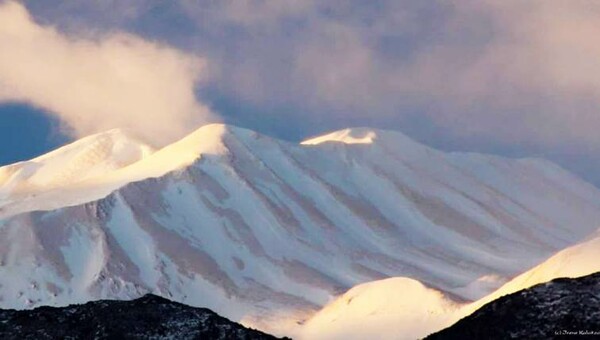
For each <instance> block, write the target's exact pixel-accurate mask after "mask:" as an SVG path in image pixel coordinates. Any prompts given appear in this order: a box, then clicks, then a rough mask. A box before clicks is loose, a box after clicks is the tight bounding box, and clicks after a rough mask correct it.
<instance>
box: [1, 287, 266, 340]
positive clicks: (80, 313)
mask: <svg viewBox="0 0 600 340" xmlns="http://www.w3.org/2000/svg"><path fill="white" fill-rule="evenodd" d="M0 339H36V340H38V339H276V338H275V337H273V336H271V335H268V334H265V333H262V332H260V331H256V330H253V329H249V328H245V327H243V326H242V325H239V324H237V323H235V322H232V321H230V320H228V319H226V318H223V317H221V316H219V315H217V314H215V313H214V312H212V311H211V310H209V309H205V308H194V307H190V306H186V305H183V304H180V303H177V302H172V301H169V300H167V299H164V298H161V297H158V296H155V295H146V296H144V297H141V298H139V299H136V300H132V301H116V300H101V301H94V302H88V303H86V304H82V305H71V306H67V307H39V308H36V309H33V310H23V311H17V310H0Z"/></svg>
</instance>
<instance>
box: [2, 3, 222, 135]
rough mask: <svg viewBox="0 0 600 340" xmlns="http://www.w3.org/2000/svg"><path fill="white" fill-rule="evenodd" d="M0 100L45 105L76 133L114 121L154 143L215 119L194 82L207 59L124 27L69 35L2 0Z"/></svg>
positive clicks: (105, 126)
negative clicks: (96, 33) (95, 34)
mask: <svg viewBox="0 0 600 340" xmlns="http://www.w3.org/2000/svg"><path fill="white" fill-rule="evenodd" d="M0 51H2V52H1V53H0V101H20V102H27V103H30V104H32V105H35V106H38V107H41V108H44V109H46V110H48V111H49V112H51V113H52V114H54V115H56V116H57V117H59V118H60V119H61V120H62V121H63V122H65V123H66V124H67V125H68V126H69V127H70V128H71V129H72V130H73V131H74V133H75V134H76V135H78V136H81V135H87V134H90V133H94V132H98V131H103V130H107V129H110V128H114V127H125V128H129V129H131V130H132V131H133V132H134V133H136V134H138V135H139V136H140V137H142V138H144V139H146V140H148V141H149V142H153V143H155V144H164V143H166V142H169V141H172V140H174V139H176V138H178V137H181V136H182V135H183V134H185V133H187V132H189V131H190V130H192V129H194V128H196V127H197V126H198V125H200V124H202V123H206V122H208V121H212V120H215V117H214V116H213V114H212V113H211V112H210V110H209V109H208V108H207V107H206V106H205V105H203V104H201V103H199V102H198V101H197V99H196V97H195V94H194V87H195V86H196V85H197V83H198V81H200V80H201V76H202V72H203V69H204V68H205V65H206V63H205V60H203V59H201V58H198V57H196V56H193V55H189V54H186V53H183V52H181V51H179V50H176V49H173V48H170V47H167V46H163V45H160V44H157V43H154V42H150V41H146V40H144V39H142V38H140V37H137V36H134V35H131V34H126V33H110V34H108V35H103V36H99V37H96V38H86V39H83V38H78V37H73V36H67V35H65V34H63V33H61V32H59V31H57V30H55V29H54V28H52V27H50V26H42V25H40V24H38V23H36V22H34V21H33V20H32V18H31V16H30V15H29V13H28V11H27V9H26V8H25V7H24V6H23V5H21V4H19V3H16V2H13V1H8V2H3V3H2V2H0Z"/></svg>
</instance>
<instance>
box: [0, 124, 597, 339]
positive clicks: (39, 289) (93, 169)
mask: <svg viewBox="0 0 600 340" xmlns="http://www.w3.org/2000/svg"><path fill="white" fill-rule="evenodd" d="M64 169H66V170H65V171H66V174H67V175H68V176H66V175H64V174H65V171H63V170H64ZM69 169H76V171H72V170H69ZM67 170H68V171H67ZM0 175H1V176H0V177H1V178H0V193H1V197H2V199H1V200H0V307H3V308H17V309H22V308H34V307H36V306H40V305H53V306H64V305H68V304H72V303H81V302H85V301H89V300H97V299H105V298H111V299H131V298H136V297H139V296H142V295H144V294H147V293H154V294H157V295H161V296H164V297H167V298H170V299H173V300H176V301H179V302H183V303H186V304H189V305H194V306H203V307H208V308H210V309H212V310H215V311H216V312H217V313H219V314H220V315H224V316H226V317H228V318H231V319H233V320H235V321H241V322H242V323H243V324H245V325H254V326H255V327H260V328H261V329H263V330H269V332H270V333H275V334H292V333H290V332H291V329H292V328H293V327H297V326H298V325H299V323H302V322H303V321H304V320H306V319H307V318H309V317H310V316H311V315H313V314H314V313H315V312H316V311H318V310H319V309H321V308H322V306H324V305H326V304H327V303H328V302H330V301H331V300H333V299H334V297H336V296H338V295H339V294H341V293H343V292H344V291H346V290H348V289H350V288H351V287H354V286H356V285H358V284H361V283H365V282H369V281H373V280H378V279H384V278H388V277H396V276H404V277H408V278H410V279H413V280H417V281H419V282H420V283H421V284H423V285H425V286H426V287H429V288H431V289H435V290H437V291H440V292H442V294H445V295H446V296H451V297H453V298H455V299H456V300H475V299H478V298H480V297H481V296H484V295H486V294H487V293H489V292H490V291H493V290H494V289H496V288H497V287H499V286H500V285H502V284H503V283H504V282H505V281H507V280H508V279H509V278H512V277H513V276H515V275H517V274H519V273H521V272H523V271H524V270H526V269H527V268H529V267H531V266H533V265H535V264H537V263H539V262H541V261H542V260H544V259H545V258H547V257H548V256H550V255H551V254H553V253H555V252H556V251H558V250H561V249H563V248H565V247H567V246H570V245H572V244H574V243H577V242H578V241H580V240H581V239H583V238H584V237H586V236H588V235H589V234H591V233H592V232H593V231H595V230H596V228H597V224H596V223H597V221H600V191H598V190H597V189H596V188H595V187H593V186H592V185H590V184H587V183H585V182H583V181H581V180H579V179H577V178H576V177H575V176H573V175H571V174H569V173H568V172H566V171H564V170H563V169H561V168H560V167H558V166H556V165H553V164H551V163H548V162H545V161H542V160H534V159H519V160H514V159H505V158H499V157H494V156H487V155H481V154H470V153H443V152H440V151H438V150H434V149H431V148H429V147H427V146H424V145H421V144H419V143H416V142H414V141H412V140H410V139H409V138H407V137H406V136H404V135H402V134H400V133H397V132H391V131H382V130H372V129H346V130H342V131H338V132H335V133H332V134H328V135H325V136H322V137H318V138H315V139H310V140H308V141H305V142H303V143H301V144H294V143H288V142H284V141H280V140H276V139H272V138H270V137H267V136H263V135H260V134H257V133H255V132H252V131H249V130H245V129H240V128H236V127H232V126H227V125H218V124H216V125H208V126H205V127H202V128H200V129H199V130H197V131H196V132H194V133H192V134H191V135H189V136H188V137H186V138H184V139H182V140H181V141H179V142H176V143H174V144H172V145H169V146H167V147H165V148H163V149H161V150H158V151H153V150H151V149H149V148H147V147H146V146H144V145H143V144H140V143H139V142H136V141H135V140H130V138H129V137H128V136H127V134H124V133H121V132H118V131H113V132H109V133H106V134H100V135H96V136H91V137H88V139H85V140H82V141H78V142H76V143H75V144H72V145H70V146H67V147H65V148H62V149H59V150H57V151H55V152H53V153H51V154H48V155H46V156H43V157H41V158H37V159H34V160H32V161H29V162H24V163H19V164H18V165H16V166H8V167H4V168H0ZM65 178H66V179H65Z"/></svg>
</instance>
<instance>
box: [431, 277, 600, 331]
mask: <svg viewBox="0 0 600 340" xmlns="http://www.w3.org/2000/svg"><path fill="white" fill-rule="evenodd" d="M577 336H583V338H599V337H600V273H596V274H592V275H588V276H584V277H580V278H575V279H566V278H562V279H555V280H552V281H550V282H548V283H542V284H539V285H536V286H534V287H531V288H529V289H525V290H522V291H519V292H516V293H513V294H510V295H507V296H503V297H501V298H499V299H497V300H495V301H492V302H490V303H488V304H486V305H485V306H483V307H482V308H480V309H479V310H477V311H476V312H475V313H473V314H471V315H469V316H468V317H466V318H464V319H462V320H460V321H459V322H457V323H456V324H454V325H453V326H451V327H449V328H446V329H444V330H442V331H440V332H437V333H435V334H432V335H431V336H429V337H427V338H426V339H430V340H436V339H554V338H573V337H577Z"/></svg>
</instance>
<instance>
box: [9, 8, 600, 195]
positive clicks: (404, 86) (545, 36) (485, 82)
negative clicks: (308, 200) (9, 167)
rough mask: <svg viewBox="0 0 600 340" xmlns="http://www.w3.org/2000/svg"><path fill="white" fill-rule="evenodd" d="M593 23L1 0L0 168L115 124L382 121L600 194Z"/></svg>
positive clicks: (170, 126)
mask: <svg viewBox="0 0 600 340" xmlns="http://www.w3.org/2000/svg"><path fill="white" fill-rule="evenodd" d="M599 21H600V4H596V3H594V2H589V1H583V0H574V1H569V2H565V1H560V0H531V1H527V2H523V1H513V0H508V1H500V0H498V1H494V0H486V1H471V0H460V1H459V0H450V1H421V0H400V1H397V0H376V1H369V2H364V1H358V0H332V1H327V2H320V1H314V0H288V1H281V0H240V1H233V0H223V1H216V2H215V1H208V0H206V1H190V0H181V1H162V0H124V1H96V0H92V1H76V0H62V1H52V2H46V1H33V0H31V1H24V2H23V5H19V4H17V3H16V2H12V1H7V0H0V50H1V51H2V55H1V56H0V122H1V123H2V126H1V128H2V133H1V134H0V145H3V146H4V145H6V147H3V150H2V152H0V163H1V164H7V163H10V162H13V161H15V160H18V159H26V158H29V157H32V156H34V155H37V154H39V153H42V152H44V151H46V150H50V149H52V148H54V147H56V146H57V145H59V144H61V143H63V142H65V141H66V140H69V139H75V138H79V137H81V136H84V135H87V134H90V133H94V132H99V131H101V130H106V129H110V128H113V127H126V128H128V129H130V130H133V131H134V132H137V133H138V135H139V136H140V137H141V138H143V139H146V140H147V141H148V142H150V143H153V144H156V145H164V144H166V143H168V142H170V141H172V140H175V139H177V138H179V137H181V136H183V135H185V134H186V133H188V132H190V131H191V130H193V129H194V128H195V127H197V126H200V125H202V124H205V123H208V122H214V121H223V122H227V123H233V124H236V125H239V126H243V127H248V128H251V129H254V130H258V131H260V132H262V133H265V134H268V135H271V136H275V137H278V138H283V139H287V140H292V141H296V140H300V139H302V138H305V137H308V136H312V135H316V134H319V133H322V132H325V131H328V130H333V129H339V128H344V127H348V126H371V127H376V128H388V129H394V130H398V131H402V132H404V133H405V134H407V135H409V136H411V137H413V138H415V139H417V140H419V141H422V142H425V143H427V144H430V145H433V146H435V147H438V148H441V149H445V150H465V151H482V152H491V153H496V154H500V155H506V156H511V157H524V156H534V157H544V158H548V159H550V160H553V161H555V162H557V163H559V164H561V165H562V166H564V167H566V168H569V169H571V170H573V171H575V172H576V173H578V174H579V175H581V176H583V177H584V178H586V179H588V180H590V181H593V182H594V183H597V184H598V183H600V175H597V174H598V173H600V171H599V170H600V151H598V150H597V149H598V148H597V145H600V134H598V133H597V130H598V128H600V114H599V108H600V77H599V76H598V74H600V63H599V62H598V60H600V42H598V41H597V39H596V37H597V36H598V35H600V27H598V25H597V22H599ZM40 56H43V57H40ZM14 103H19V104H18V105H16V104H14ZM36 108H41V109H36ZM61 128H62V129H61ZM60 131H63V132H64V131H66V132H64V134H61V132H60Z"/></svg>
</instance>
